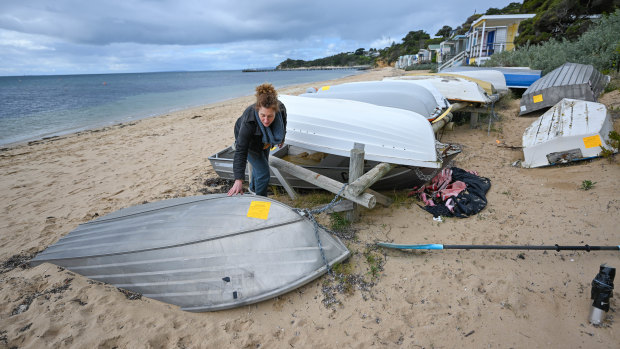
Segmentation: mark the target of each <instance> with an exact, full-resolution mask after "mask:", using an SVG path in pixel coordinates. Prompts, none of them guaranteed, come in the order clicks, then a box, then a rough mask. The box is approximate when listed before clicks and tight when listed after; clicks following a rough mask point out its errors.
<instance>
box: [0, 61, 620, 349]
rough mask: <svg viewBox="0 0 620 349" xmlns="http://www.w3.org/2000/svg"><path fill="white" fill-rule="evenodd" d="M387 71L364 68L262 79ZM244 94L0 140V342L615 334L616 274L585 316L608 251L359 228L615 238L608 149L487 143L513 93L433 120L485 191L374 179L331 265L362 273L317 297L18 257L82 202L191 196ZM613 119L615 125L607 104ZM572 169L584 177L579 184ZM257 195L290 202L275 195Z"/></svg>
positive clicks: (224, 142) (321, 286)
mask: <svg viewBox="0 0 620 349" xmlns="http://www.w3.org/2000/svg"><path fill="white" fill-rule="evenodd" d="M403 73H404V72H403V71H398V70H393V69H385V70H374V71H370V72H368V73H363V74H359V75H355V76H350V77H346V78H342V79H336V80H330V81H324V82H320V83H307V84H298V85H294V86H291V87H287V88H282V89H278V92H279V93H281V94H299V93H303V92H305V89H306V88H307V87H310V86H313V85H314V87H316V85H318V84H337V83H343V82H350V81H361V80H378V79H380V78H381V77H382V76H386V75H391V74H403ZM617 92H618V91H614V92H613V93H609V94H608V95H604V96H603V97H604V98H602V100H605V101H606V102H605V104H606V105H608V106H609V105H617V103H620V94H619V93H617ZM252 99H253V96H245V97H240V98H235V99H231V100H228V101H223V102H218V103H212V104H208V105H203V106H200V107H196V108H190V109H186V110H182V111H179V112H174V113H169V114H165V115H161V116H157V117H151V118H148V119H142V120H140V121H138V122H136V123H135V124H132V125H126V126H120V125H119V126H118V127H111V128H109V129H106V130H99V131H96V130H95V131H91V132H83V133H75V134H71V135H68V136H66V137H61V138H60V139H57V140H46V141H42V142H41V143H37V144H33V145H31V146H27V145H22V146H18V147H15V148H12V149H10V150H6V151H2V152H0V178H2V180H1V181H0V195H1V196H2V197H3V201H2V204H1V205H0V349H3V348H11V347H19V348H44V347H53V348H90V347H101V348H113V347H119V348H142V347H154V348H200V347H235V348H256V347H264V348H292V347H295V348H299V347H302V348H304V347H334V346H338V347H343V348H344V347H362V348H365V347H371V346H378V347H390V348H400V347H402V348H411V347H425V348H431V347H447V348H454V347H466V348H480V347H541V346H544V347H550V346H557V347H583V348H589V347H596V348H616V347H617V343H619V342H620V331H618V330H617V327H618V326H619V324H618V321H617V319H614V317H615V316H616V315H615V314H616V313H617V309H618V308H619V307H620V290H618V287H616V289H615V290H614V295H613V297H612V298H611V301H610V303H611V304H610V307H611V308H612V309H614V311H615V312H614V311H610V312H609V313H607V314H606V315H607V317H608V319H607V320H606V321H605V322H604V326H600V327H594V326H592V325H590V324H589V323H588V314H589V310H590V305H591V303H592V301H591V299H590V288H591V281H592V279H593V278H594V277H595V275H596V273H597V272H598V268H599V265H600V264H602V263H604V262H606V263H608V264H609V265H611V266H614V267H616V268H618V267H620V255H619V254H618V252H614V251H592V252H589V253H588V252H584V251H561V252H555V251H548V252H547V251H545V252H540V251H479V250H462V251H460V250H445V251H413V252H412V251H395V250H384V249H381V248H377V247H376V246H375V244H374V242H376V241H388V242H394V243H406V244H418V243H431V242H440V243H445V244H495V245H513V244H515V245H517V244H519V245H525V244H529V245H553V244H555V243H558V244H559V245H584V244H585V243H587V244H589V245H610V244H613V245H615V244H617V243H618V239H619V238H620V236H619V235H618V233H617V225H618V218H617V217H619V214H620V200H619V198H620V188H618V178H620V164H619V162H618V161H619V160H620V159H618V158H617V156H616V162H609V161H607V160H606V159H595V160H590V161H584V162H580V163H575V164H571V165H566V166H555V167H549V168H536V169H524V168H517V167H513V166H512V165H511V164H512V163H514V162H515V161H516V160H519V159H522V157H523V154H522V152H521V151H519V150H515V149H511V148H510V147H500V146H498V144H499V143H498V142H497V141H498V140H499V141H500V142H501V144H504V145H519V144H520V142H521V136H522V133H523V131H524V130H525V129H526V128H527V127H528V126H529V125H530V124H531V123H532V122H533V121H534V120H535V118H534V115H533V116H531V117H518V116H517V115H518V110H519V109H518V108H519V107H518V106H519V101H518V100H512V101H509V102H502V101H500V102H498V103H496V105H495V108H496V109H495V110H496V113H497V114H498V115H501V119H502V120H501V121H498V122H496V123H494V124H493V125H492V126H493V127H492V128H491V132H490V133H487V124H486V122H485V121H484V119H482V120H481V121H480V124H479V128H477V129H470V128H469V123H466V124H465V125H460V126H456V127H455V128H454V130H453V131H446V132H444V133H443V134H442V135H440V137H441V139H440V140H441V141H442V142H448V143H458V144H461V145H463V152H462V153H461V154H459V155H458V156H457V157H456V158H455V162H454V165H455V166H457V167H459V168H463V169H466V170H475V171H477V172H478V173H479V174H480V175H481V176H484V177H487V178H489V179H490V180H491V188H490V190H489V192H488V193H487V200H488V204H487V207H486V208H485V209H484V210H483V211H481V212H480V213H478V214H477V215H475V216H472V217H469V218H464V219H457V218H448V219H445V220H444V221H443V222H437V221H434V220H433V217H432V215H430V214H429V213H428V212H426V211H425V210H422V209H420V208H419V207H418V206H417V204H418V203H419V202H418V201H417V200H415V199H413V198H408V197H407V192H408V191H399V192H386V193H385V194H386V195H390V196H391V197H394V198H396V199H398V200H397V201H396V202H395V204H393V205H392V206H390V207H375V208H374V209H373V210H362V220H361V221H360V222H359V223H355V224H354V225H353V226H352V229H354V231H355V235H356V239H352V240H346V244H347V247H348V248H349V250H351V252H352V255H351V257H350V258H349V260H348V261H347V262H345V263H343V270H345V271H346V270H349V271H350V272H351V273H352V275H358V276H359V277H361V278H363V279H364V280H366V281H369V282H370V283H371V284H372V285H370V284H363V283H358V284H352V285H351V287H350V288H349V289H346V290H345V291H346V292H342V293H340V292H338V291H337V290H336V289H335V287H334V288H333V289H332V290H333V291H334V294H333V296H334V297H333V299H329V300H330V301H332V300H333V301H334V303H333V305H332V306H330V307H328V306H326V305H325V303H324V302H323V301H324V300H325V299H327V298H326V291H325V288H326V287H327V286H335V284H334V283H333V281H330V280H331V279H330V277H329V276H327V275H325V276H322V277H320V278H319V279H317V280H315V281H312V282H310V283H308V284H307V285H305V286H303V287H300V288H298V289H296V290H293V291H291V292H289V293H286V294H284V295H281V296H279V297H276V298H274V299H270V300H266V301H263V302H260V303H256V304H252V305H248V306H244V307H239V308H235V309H230V310H223V311H217V312H209V313H189V312H184V311H181V310H180V309H179V308H178V307H175V306H172V305H169V304H164V303H161V302H158V301H155V300H153V299H149V298H148V297H141V298H136V297H131V296H130V295H127V294H126V293H123V292H122V291H121V290H119V289H118V288H116V287H114V286H111V285H108V284H104V283H101V282H97V281H93V280H90V279H87V278H85V277H83V276H81V275H79V274H78V273H75V272H72V271H71V270H68V269H64V268H59V267H57V266H55V265H53V264H49V263H43V264H41V265H38V266H36V267H27V266H23V267H22V266H20V263H27V261H28V260H29V259H30V258H32V256H33V255H34V254H36V253H37V252H39V251H42V250H44V249H45V248H46V247H48V246H50V245H51V244H53V243H55V242H57V241H58V240H59V239H61V238H62V237H63V236H65V235H66V234H67V233H69V232H70V231H72V230H73V229H75V228H76V227H77V226H78V225H80V224H83V223H86V222H88V221H91V220H93V219H95V218H97V217H101V216H103V215H105V214H108V213H111V212H114V211H117V210H119V209H121V208H126V207H129V206H133V205H137V204H141V203H144V202H155V201H159V200H164V199H168V198H174V197H186V196H197V195H202V192H201V190H202V189H205V188H210V186H209V183H210V181H212V180H213V179H215V178H217V175H216V174H215V172H214V170H213V169H212V167H211V166H210V164H209V162H208V159H207V158H208V157H209V156H210V155H211V154H213V153H215V152H216V151H219V150H221V149H223V148H225V147H227V146H228V145H230V143H231V141H232V140H233V139H234V135H233V126H234V123H235V121H236V119H237V117H238V116H239V115H241V113H242V112H243V110H244V109H245V108H246V107H247V105H248V104H250V103H252ZM614 127H615V129H616V130H619V128H620V120H618V119H616V120H614ZM584 180H590V181H591V182H592V183H595V184H594V186H593V187H592V188H591V189H590V190H587V191H585V190H582V189H580V185H581V183H582V181H584ZM272 198H274V199H276V200H278V201H282V202H284V203H287V204H289V205H291V204H290V202H289V201H288V197H286V196H285V195H284V194H279V195H274V196H272ZM319 218H325V219H326V220H328V219H329V217H319ZM617 280H618V279H616V281H617ZM369 285H370V286H369ZM614 328H616V329H614Z"/></svg>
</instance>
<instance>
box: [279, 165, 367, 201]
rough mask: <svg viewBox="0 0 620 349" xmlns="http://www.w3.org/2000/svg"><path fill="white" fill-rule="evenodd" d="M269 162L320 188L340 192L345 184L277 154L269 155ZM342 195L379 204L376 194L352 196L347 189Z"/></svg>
mask: <svg viewBox="0 0 620 349" xmlns="http://www.w3.org/2000/svg"><path fill="white" fill-rule="evenodd" d="M269 164H270V165H271V166H273V167H275V168H277V169H278V170H280V171H284V172H286V173H289V174H291V175H293V176H295V177H297V178H299V179H301V180H304V181H306V182H308V183H310V184H314V185H316V186H318V187H319V188H322V189H325V190H327V191H330V192H332V193H334V194H338V193H339V192H340V189H342V186H343V184H342V183H340V182H338V181H336V180H333V179H331V178H329V177H325V176H323V175H321V174H318V173H315V172H312V171H310V170H308V169H305V168H303V167H301V166H297V165H295V164H291V163H290V162H288V161H285V160H282V159H278V158H277V157H275V156H270V157H269ZM340 195H341V196H342V197H344V198H345V199H347V200H351V201H353V202H355V203H357V204H360V205H362V206H364V207H367V208H373V207H375V205H376V204H377V199H376V198H375V196H374V195H372V194H368V193H362V194H361V195H359V196H352V195H351V194H349V193H347V192H346V190H344V191H343V192H342V193H341V194H340Z"/></svg>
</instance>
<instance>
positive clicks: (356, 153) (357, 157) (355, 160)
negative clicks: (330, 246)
mask: <svg viewBox="0 0 620 349" xmlns="http://www.w3.org/2000/svg"><path fill="white" fill-rule="evenodd" d="M362 174H364V145H363V144H359V143H355V145H354V147H353V149H351V155H350V157H349V185H351V183H353V182H355V181H356V180H357V179H358V178H360V177H361V176H362ZM348 189H349V188H348V187H347V189H345V191H347V190H348ZM361 193H362V192H361V191H360V192H358V193H357V194H354V195H353V196H358V195H359V194H361ZM359 216H360V209H359V207H358V205H356V204H354V205H353V209H352V210H350V211H347V220H348V221H349V222H357V221H358V220H359Z"/></svg>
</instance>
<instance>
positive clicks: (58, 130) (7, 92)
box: [0, 70, 358, 146]
mask: <svg viewBox="0 0 620 349" xmlns="http://www.w3.org/2000/svg"><path fill="white" fill-rule="evenodd" d="M357 73H358V72H357V71H353V70H316V71H267V72H250V73H248V72H242V71H241V70H223V71H222V70H220V71H170V72H153V73H114V74H79V75H26V76H2V77H0V145H1V146H7V145H13V144H16V143H23V142H28V141H32V140H38V139H42V138H46V137H53V136H60V135H65V134H69V133H74V132H78V131H83V130H88V129H94V128H99V127H105V126H110V125H114V124H119V123H126V122H131V121H135V120H140V119H144V118H148V117H153V116H158V115H163V114H166V113H170V112H174V111H178V110H182V109H187V108H192V107H197V106H200V105H205V104H210V103H215V102H220V101H224V100H228V99H232V98H237V97H241V96H247V95H252V94H254V88H255V87H256V86H257V85H259V84H261V83H264V82H269V83H272V84H273V85H274V86H275V87H276V88H277V89H279V88H283V87H286V86H291V85H296V84H302V83H309V82H315V81H317V82H318V81H324V80H330V79H337V78H341V77H345V76H349V75H354V74H357Z"/></svg>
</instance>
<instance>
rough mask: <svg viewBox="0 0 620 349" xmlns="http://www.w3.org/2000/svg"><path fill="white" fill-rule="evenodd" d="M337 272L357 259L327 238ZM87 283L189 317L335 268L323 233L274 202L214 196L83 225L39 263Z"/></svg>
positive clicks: (147, 206)
mask: <svg viewBox="0 0 620 349" xmlns="http://www.w3.org/2000/svg"><path fill="white" fill-rule="evenodd" d="M318 234H319V236H320V240H321V243H322V246H323V251H324V253H325V256H326V259H327V261H328V263H329V264H330V265H333V264H334V263H338V262H340V261H342V260H344V259H346V258H347V257H348V256H349V251H348V250H347V248H346V247H345V246H344V245H343V244H342V242H341V241H340V240H339V239H338V238H336V237H332V236H331V235H329V234H328V233H327V232H325V231H324V230H322V229H319V232H318ZM43 262H50V263H54V264H57V265H59V266H62V267H65V268H67V269H69V270H71V271H74V272H76V273H79V274H81V275H84V276H86V277H89V278H92V279H95V280H98V281H102V282H106V283H109V284H113V285H115V286H117V287H120V288H124V289H127V290H130V291H133V292H137V293H140V294H143V295H144V296H147V297H150V298H153V299H157V300H160V301H162V302H166V303H170V304H175V305H178V306H180V307H181V309H183V310H187V311H213V310H221V309H228V308H234V307H239V306H242V305H246V304H252V303H256V302H259V301H262V300H266V299H269V298H273V297H275V296H278V295H281V294H284V293H286V292H289V291H291V290H293V289H295V288H297V287H300V286H302V285H304V284H306V283H308V282H310V281H311V280H314V279H316V278H318V277H319V276H321V275H322V274H324V273H325V272H326V270H327V268H326V265H325V262H324V261H323V259H322V257H321V251H320V249H319V244H318V241H317V237H316V234H315V231H314V225H313V223H312V222H310V221H309V220H308V219H307V218H305V217H302V216H301V215H300V214H298V213H297V212H296V211H294V210H293V209H291V208H290V207H288V206H286V205H284V204H282V203H279V202H277V201H275V200H271V199H268V198H265V197H257V196H252V195H243V196H234V197H228V196H226V195H224V194H221V195H205V196H197V197H186V198H176V199H170V200H164V201H160V202H155V203H149V204H145V205H138V206H133V207H129V208H126V209H122V210H120V211H117V212H115V213H112V214H109V215H106V216H104V217H101V218H99V219H97V220H94V221H92V222H88V223H85V224H82V225H80V226H78V227H77V228H76V229H75V230H73V231H72V232H70V233H69V234H68V235H67V236H65V237H63V238H62V239H60V240H59V241H58V242H57V243H56V244H54V245H52V246H50V247H48V248H47V249H46V250H45V251H43V252H42V253H40V254H39V255H37V256H36V257H35V258H34V259H33V260H32V262H31V263H32V264H33V265H37V264H40V263H43Z"/></svg>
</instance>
